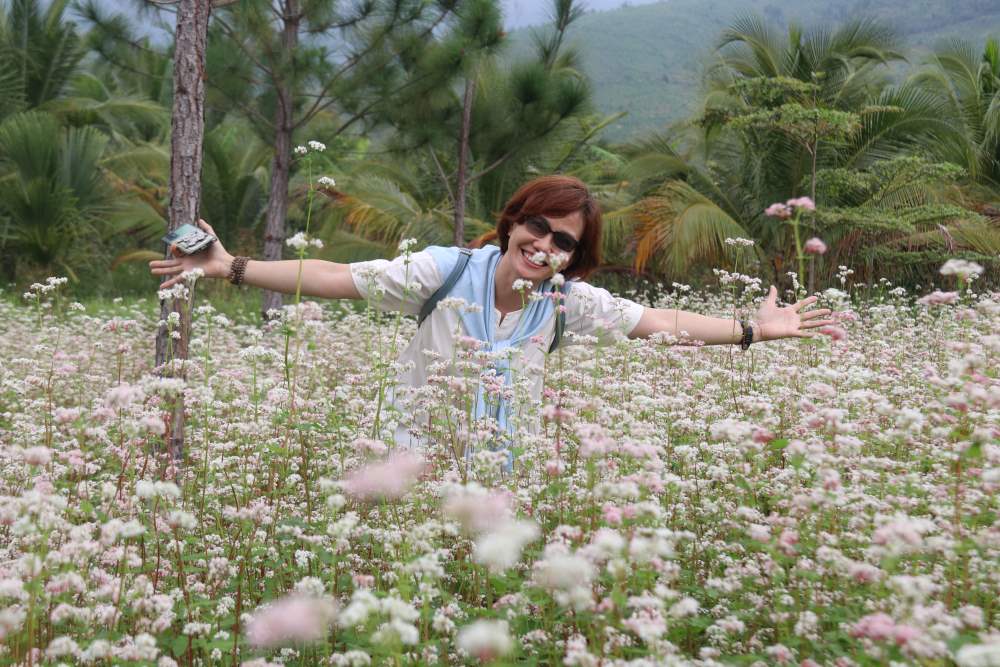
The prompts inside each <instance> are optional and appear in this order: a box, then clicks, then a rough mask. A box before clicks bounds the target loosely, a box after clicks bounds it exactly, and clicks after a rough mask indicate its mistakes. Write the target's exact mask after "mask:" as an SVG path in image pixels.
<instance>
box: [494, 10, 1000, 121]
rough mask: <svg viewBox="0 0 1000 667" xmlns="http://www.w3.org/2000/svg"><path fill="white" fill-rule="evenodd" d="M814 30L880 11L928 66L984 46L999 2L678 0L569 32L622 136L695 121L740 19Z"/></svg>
mask: <svg viewBox="0 0 1000 667" xmlns="http://www.w3.org/2000/svg"><path fill="white" fill-rule="evenodd" d="M745 14H756V15H758V16H761V17H763V18H764V19H766V20H767V21H768V23H770V24H771V25H776V26H781V29H782V30H785V27H786V26H787V25H788V24H789V23H795V24H797V25H799V26H802V27H803V28H805V29H806V30H810V29H817V28H823V27H832V26H835V25H836V24H839V23H842V22H844V21H846V20H850V19H853V18H859V17H872V18H874V19H878V20H880V21H882V22H883V23H886V24H888V25H890V26H892V27H893V28H894V29H895V30H897V31H898V33H899V36H900V40H901V43H902V46H903V50H904V53H906V56H907V59H908V61H909V66H908V67H907V68H904V69H903V70H902V71H900V72H898V73H899V74H905V73H906V71H907V70H909V69H911V68H915V67H919V66H920V64H921V61H922V60H923V58H924V57H925V55H926V53H927V52H928V51H929V50H930V49H931V48H933V46H934V45H935V44H936V43H937V42H939V41H941V40H944V39H948V38H953V37H959V38H962V39H965V40H970V41H971V42H972V43H973V44H974V45H976V48H977V49H979V50H981V48H982V43H983V42H984V40H985V39H986V38H987V37H988V36H998V35H1000V2H998V1H997V0H867V1H861V0H669V1H667V2H660V3H657V4H652V5H642V6H637V7H623V8H621V9H616V10H612V11H605V12H591V13H588V14H587V15H585V16H584V17H582V18H581V19H580V20H579V21H578V22H577V23H575V24H574V25H573V27H572V28H571V29H570V30H571V32H570V35H569V40H568V41H569V43H570V44H572V45H573V46H575V47H576V49H577V50H578V51H579V54H580V58H581V66H582V69H583V70H584V71H585V72H586V73H587V74H588V75H589V77H590V79H591V82H592V84H593V86H594V93H595V101H596V104H597V108H598V109H599V110H600V111H601V112H603V113H607V114H610V113H615V112H618V111H626V112H627V113H628V115H627V116H625V117H624V118H622V119H621V120H619V121H618V122H617V123H615V124H614V125H612V126H611V127H609V128H608V130H607V131H606V133H605V135H604V136H605V137H607V138H608V139H610V140H612V141H621V140H625V139H628V138H630V137H633V136H636V135H638V134H641V133H643V132H648V131H650V130H655V129H661V128H663V127H664V126H665V125H668V124H670V123H672V122H675V121H678V120H681V119H683V118H685V117H687V116H688V115H689V114H690V113H691V112H692V111H694V110H695V109H694V107H695V106H696V105H697V103H698V100H699V97H700V92H701V80H702V73H703V72H704V70H705V66H706V64H707V63H708V62H710V59H711V58H712V54H713V51H714V49H715V45H716V44H717V42H718V40H719V37H720V36H721V34H722V31H723V30H724V29H725V28H726V27H727V26H728V25H730V24H731V23H732V21H733V19H735V18H736V17H738V16H740V15H745ZM530 33H531V30H530V29H524V30H518V31H516V32H514V33H513V34H512V35H511V36H512V39H513V48H512V49H511V54H512V55H513V56H515V57H516V55H517V54H518V53H523V52H524V51H525V50H526V49H527V48H529V44H530V39H531V34H530Z"/></svg>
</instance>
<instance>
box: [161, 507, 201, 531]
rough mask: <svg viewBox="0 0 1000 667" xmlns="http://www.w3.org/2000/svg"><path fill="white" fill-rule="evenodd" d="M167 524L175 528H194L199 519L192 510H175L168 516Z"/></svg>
mask: <svg viewBox="0 0 1000 667" xmlns="http://www.w3.org/2000/svg"><path fill="white" fill-rule="evenodd" d="M167 525H168V526H170V527H171V528H173V529H174V530H193V529H194V528H196V527H197V526H198V519H196V518H195V516H194V514H191V513H190V512H185V511H184V510H174V511H172V512H171V513H170V514H169V515H168V516H167Z"/></svg>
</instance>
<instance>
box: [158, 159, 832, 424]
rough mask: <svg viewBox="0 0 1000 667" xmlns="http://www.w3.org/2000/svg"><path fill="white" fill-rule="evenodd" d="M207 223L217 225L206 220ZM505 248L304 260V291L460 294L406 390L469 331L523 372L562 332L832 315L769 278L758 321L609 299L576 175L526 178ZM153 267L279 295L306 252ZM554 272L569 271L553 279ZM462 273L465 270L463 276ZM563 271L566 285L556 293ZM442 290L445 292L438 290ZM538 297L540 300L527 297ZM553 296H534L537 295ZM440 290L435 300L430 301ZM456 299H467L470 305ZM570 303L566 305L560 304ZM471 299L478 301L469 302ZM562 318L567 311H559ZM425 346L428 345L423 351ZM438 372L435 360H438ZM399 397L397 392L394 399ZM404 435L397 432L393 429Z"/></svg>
mask: <svg viewBox="0 0 1000 667" xmlns="http://www.w3.org/2000/svg"><path fill="white" fill-rule="evenodd" d="M200 224H201V226H202V227H203V228H204V229H205V230H206V231H208V232H210V233H211V232H212V228H211V227H210V226H209V225H208V224H206V223H205V222H204V221H200ZM496 232H497V239H498V241H499V247H496V246H488V247H485V248H481V249H478V250H475V251H473V252H472V253H471V255H470V256H469V258H468V263H467V265H464V266H463V267H462V268H460V269H459V270H458V271H456V269H455V267H456V266H457V265H459V264H460V262H464V258H463V257H462V254H461V252H462V251H460V250H459V249H458V248H439V247H431V248H427V249H426V250H424V251H422V252H417V253H413V254H409V253H404V254H403V255H401V256H400V257H397V258H396V259H395V260H392V261H387V260H375V261H371V262H358V263H353V264H336V263H333V262H326V261H322V260H305V262H304V263H303V267H302V276H301V290H302V294H303V295H306V296H315V297H325V298H330V299H361V298H369V297H371V296H372V294H373V293H377V294H378V298H377V299H376V300H375V302H376V303H377V304H378V306H379V307H380V308H382V309H384V310H398V309H402V310H403V311H404V312H406V313H409V314H411V315H420V314H421V310H422V308H424V307H425V306H427V305H428V301H430V302H431V304H432V305H433V304H434V303H436V300H437V299H439V298H441V297H442V296H448V297H453V298H452V300H451V301H450V302H444V305H445V307H435V308H434V309H433V311H432V312H430V313H429V314H427V313H426V312H425V313H424V315H425V317H426V319H424V318H421V324H420V327H419V328H418V331H417V334H416V336H415V337H414V339H413V340H412V341H411V343H410V345H409V347H408V348H407V349H406V350H405V351H404V352H403V354H402V355H401V358H400V362H401V365H402V367H403V368H408V369H409V370H406V371H404V372H403V374H402V375H401V377H400V386H401V387H410V388H418V387H422V386H424V385H425V384H426V383H427V378H428V375H429V367H430V366H431V365H432V364H433V362H434V360H435V359H451V358H452V357H453V354H452V352H453V350H454V349H455V346H456V345H457V344H460V343H465V344H468V342H469V341H468V340H465V341H460V340H458V337H460V336H462V335H465V336H468V337H471V338H474V339H477V340H478V341H481V342H480V343H479V345H480V346H482V347H485V348H486V349H487V350H489V351H491V352H493V353H496V354H495V357H498V358H503V357H504V356H505V355H503V354H502V353H503V351H504V350H506V349H508V348H516V349H517V351H518V352H519V353H520V354H519V355H515V356H516V357H517V358H518V360H517V361H516V362H514V364H515V365H516V367H517V368H518V369H522V370H527V371H529V372H530V371H531V370H532V369H536V368H540V367H541V365H542V363H543V362H544V356H545V353H546V351H548V350H550V349H552V347H553V341H555V342H556V344H558V342H559V340H561V336H560V335H559V334H560V333H561V331H558V329H562V328H564V329H565V332H566V333H567V334H570V335H568V336H567V342H571V341H572V338H573V337H574V336H573V335H574V334H575V336H591V335H601V334H603V333H606V332H618V333H620V334H624V335H627V336H629V337H630V338H647V337H649V336H652V335H653V334H657V333H661V332H663V333H668V334H671V335H673V336H675V337H678V338H680V337H681V336H682V334H683V337H684V338H686V339H688V340H698V341H703V342H704V343H705V344H708V345H720V344H742V345H743V347H744V348H745V347H747V346H749V344H750V343H753V342H758V341H765V340H776V339H779V338H786V337H792V336H796V337H809V336H812V335H814V333H815V332H814V331H811V330H813V329H816V328H817V327H821V326H824V325H827V324H831V323H832V322H831V321H830V320H827V319H824V317H825V316H826V315H829V313H830V311H829V310H825V309H822V310H808V311H807V310H805V308H806V307H807V306H809V305H810V304H812V303H814V302H815V301H816V297H808V298H806V299H803V300H802V301H799V302H798V303H796V304H794V305H791V306H787V307H784V308H779V307H778V306H777V304H776V301H777V290H776V289H775V288H774V287H771V289H770V292H769V294H768V296H767V298H766V299H765V301H764V303H763V304H762V305H761V306H760V308H759V310H758V311H757V314H756V317H755V318H754V319H753V320H752V321H750V322H742V323H741V322H739V321H736V320H733V319H729V318H718V317H706V316H704V315H698V314H696V313H689V312H686V311H674V310H662V309H656V308H646V307H644V306H641V305H639V304H637V303H635V302H633V301H629V300H627V299H620V298H615V297H613V296H612V295H611V294H610V293H609V292H608V291H607V290H603V289H599V288H596V287H593V286H591V285H589V284H587V283H585V282H582V280H581V279H582V278H585V277H586V276H587V274H588V273H590V272H591V271H592V270H593V269H595V268H596V267H597V266H598V265H599V264H600V256H601V253H600V247H601V213H600V208H599V206H598V204H597V202H596V201H595V200H594V199H593V198H592V197H591V196H590V193H589V192H588V191H587V188H586V186H585V185H584V184H583V183H582V182H581V181H580V180H578V179H576V178H572V177H569V176H545V177H541V178H537V179H535V180H532V181H530V182H528V183H526V184H525V185H523V186H522V187H521V188H520V189H519V190H518V191H517V192H516V193H515V194H514V196H513V197H512V198H511V199H510V201H509V202H507V204H506V206H505V207H504V209H503V211H502V212H501V214H500V219H499V221H498V222H497V228H496ZM150 267H151V270H152V272H153V273H154V274H155V275H160V276H174V277H173V278H171V279H169V280H167V281H166V282H164V283H163V285H162V287H163V288H166V287H170V286H171V285H173V284H174V283H176V282H177V281H178V280H179V279H180V277H179V274H180V273H181V272H183V271H187V270H190V269H194V268H200V269H202V270H203V271H204V272H205V275H206V276H207V277H211V278H225V277H229V279H230V280H231V281H232V282H235V283H246V284H248V285H254V286H256V287H262V288H265V289H270V290H274V291H278V292H285V293H294V292H295V289H296V282H297V280H298V277H299V261H298V260H285V261H276V262H259V261H250V260H248V259H247V258H234V257H233V256H232V255H230V254H229V253H227V252H226V250H225V248H223V246H222V244H221V243H215V244H214V245H212V246H211V247H210V248H209V249H208V250H207V251H205V252H203V253H199V254H196V255H191V256H182V257H178V258H176V259H168V260H158V261H153V262H150ZM554 270H559V271H561V275H560V276H554V275H553V272H554ZM453 271H456V276H455V278H456V282H455V283H454V285H453V286H451V287H450V288H449V289H448V290H447V292H448V294H447V295H444V294H440V293H437V292H438V290H439V289H440V288H441V287H442V286H443V285H445V283H446V281H448V279H449V277H451V276H452V272H453ZM459 271H460V273H459ZM562 278H565V279H566V280H568V281H569V282H566V283H565V285H564V286H563V287H562V288H561V290H559V291H562V292H564V294H563V295H555V294H553V292H555V291H556V290H555V288H556V287H559V283H561V281H562ZM436 293H437V294H436ZM532 293H533V294H534V297H532V296H531V294H532ZM546 296H550V297H555V298H536V297H546ZM432 297H433V298H432ZM455 298H461V299H462V300H463V301H464V303H465V304H466V305H465V306H464V307H463V306H462V305H461V303H460V302H457V301H456V300H455ZM557 301H562V306H561V307H560V306H559V305H558V304H557V303H556V302H557ZM469 304H472V305H471V307H470V306H469ZM557 308H558V309H560V310H563V311H564V316H559V315H558V312H559V310H557ZM427 352H429V354H428V353H427ZM505 363H506V362H503V361H501V362H500V367H499V368H498V371H499V372H500V373H502V374H503V375H504V376H506V378H508V379H509V376H510V371H511V368H509V367H507V366H506V365H505ZM430 371H431V372H433V369H430ZM541 390H542V380H541V373H536V374H534V382H533V385H532V392H531V393H532V395H533V396H534V397H535V398H536V399H537V398H540V397H541ZM400 398H401V396H398V395H397V399H400ZM487 414H488V415H489V416H492V417H494V418H496V419H497V420H498V421H499V422H500V423H501V426H503V425H504V423H505V422H506V416H507V414H506V410H505V409H502V404H501V403H500V402H497V403H494V404H492V405H490V402H489V400H488V399H487V398H486V397H485V396H484V394H483V390H482V389H480V390H479V394H478V397H477V407H476V416H477V417H479V416H486V415H487ZM397 439H400V438H399V437H398V435H397Z"/></svg>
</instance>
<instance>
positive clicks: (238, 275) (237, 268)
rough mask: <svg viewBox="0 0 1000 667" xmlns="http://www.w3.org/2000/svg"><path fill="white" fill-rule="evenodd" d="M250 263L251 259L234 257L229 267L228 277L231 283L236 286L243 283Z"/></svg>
mask: <svg viewBox="0 0 1000 667" xmlns="http://www.w3.org/2000/svg"><path fill="white" fill-rule="evenodd" d="M249 261H250V258H249V257H233V263H232V264H230V265H229V276H227V277H228V278H229V282H231V283H232V284H234V285H240V284H242V283H243V274H244V273H246V270H247V262H249Z"/></svg>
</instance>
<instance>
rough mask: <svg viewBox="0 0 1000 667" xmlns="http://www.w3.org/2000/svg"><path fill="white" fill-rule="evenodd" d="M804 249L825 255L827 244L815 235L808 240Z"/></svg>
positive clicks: (814, 253)
mask: <svg viewBox="0 0 1000 667" xmlns="http://www.w3.org/2000/svg"><path fill="white" fill-rule="evenodd" d="M802 249H803V250H805V251H806V252H807V253H808V254H810V255H823V254H825V253H826V244H825V243H823V239H821V238H817V237H815V236H814V237H812V238H811V239H809V240H808V241H806V244H805V245H804V246H803V247H802Z"/></svg>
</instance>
